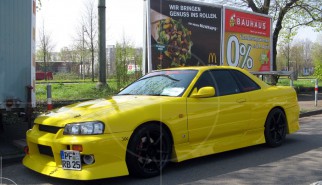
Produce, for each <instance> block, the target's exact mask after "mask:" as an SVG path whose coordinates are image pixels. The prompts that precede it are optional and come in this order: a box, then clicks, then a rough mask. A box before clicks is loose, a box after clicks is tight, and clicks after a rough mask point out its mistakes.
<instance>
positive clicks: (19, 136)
mask: <svg viewBox="0 0 322 185" xmlns="http://www.w3.org/2000/svg"><path fill="white" fill-rule="evenodd" d="M298 101H299V105H300V112H301V113H300V117H307V116H312V115H317V114H322V93H319V94H318V101H317V106H315V94H314V92H310V93H305V94H298ZM27 129H28V126H27V123H25V122H19V123H16V124H12V123H11V124H6V123H5V132H4V133H1V134H0V159H1V161H2V162H3V163H10V162H15V161H21V159H22V158H23V156H24V152H23V148H24V146H25V145H26V142H25V132H26V131H27Z"/></svg>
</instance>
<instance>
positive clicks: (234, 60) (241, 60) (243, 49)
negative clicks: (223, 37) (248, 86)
mask: <svg viewBox="0 0 322 185" xmlns="http://www.w3.org/2000/svg"><path fill="white" fill-rule="evenodd" d="M251 50H252V45H250V44H248V45H247V46H245V44H243V43H239V40H238V38H237V37H236V36H234V35H233V36H230V37H229V39H228V42H227V50H226V57H227V63H228V65H229V66H234V67H240V68H245V67H247V68H248V69H252V68H253V66H254V61H253V59H252V57H251V56H249V54H250V51H251Z"/></svg>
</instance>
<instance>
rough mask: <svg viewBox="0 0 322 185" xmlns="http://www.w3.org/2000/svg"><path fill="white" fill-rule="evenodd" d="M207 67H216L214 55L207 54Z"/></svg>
mask: <svg viewBox="0 0 322 185" xmlns="http://www.w3.org/2000/svg"><path fill="white" fill-rule="evenodd" d="M208 65H217V56H216V53H209V55H208Z"/></svg>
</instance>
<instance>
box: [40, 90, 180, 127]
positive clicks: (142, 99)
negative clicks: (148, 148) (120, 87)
mask: <svg viewBox="0 0 322 185" xmlns="http://www.w3.org/2000/svg"><path fill="white" fill-rule="evenodd" d="M172 98H174V97H166V96H133V95H123V96H112V97H110V98H106V99H97V100H91V101H86V102H81V103H76V104H72V105H69V106H65V107H61V108H57V109H54V110H52V111H50V112H46V113H44V114H42V115H40V116H38V117H37V118H36V120H35V124H42V125H50V126H56V127H64V126H65V125H66V124H68V123H76V122H85V121H103V122H106V121H105V119H106V118H107V117H108V116H109V115H115V114H118V113H124V112H126V111H133V110H135V109H137V108H142V107H146V106H149V105H152V104H160V103H162V102H167V101H169V100H171V99H172Z"/></svg>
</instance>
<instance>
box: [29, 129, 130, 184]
mask: <svg viewBox="0 0 322 185" xmlns="http://www.w3.org/2000/svg"><path fill="white" fill-rule="evenodd" d="M38 128H39V125H35V126H34V127H33V129H32V130H29V131H27V145H28V147H29V154H28V155H26V156H25V158H24V159H23V164H24V165H25V166H26V167H27V168H30V169H32V170H34V171H36V172H39V173H41V174H44V175H48V176H52V177H57V178H63V179H75V180H93V179H101V178H109V177H117V176H123V175H128V174H129V172H128V169H127V166H126V161H125V157H126V148H127V144H128V140H129V138H130V136H131V134H132V132H124V133H116V134H103V135H90V136H67V135H63V129H60V130H58V132H57V133H48V132H44V131H39V129H38ZM72 145H82V148H83V151H82V152H80V154H81V155H94V157H95V163H94V164H91V165H86V164H82V170H80V171H76V170H64V169H63V168H62V164H61V157H60V151H61V150H71V148H72Z"/></svg>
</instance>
